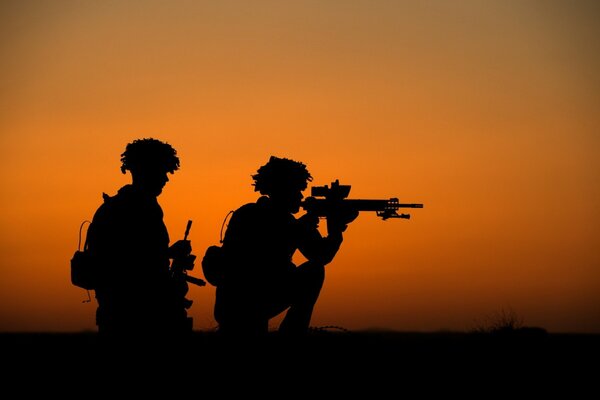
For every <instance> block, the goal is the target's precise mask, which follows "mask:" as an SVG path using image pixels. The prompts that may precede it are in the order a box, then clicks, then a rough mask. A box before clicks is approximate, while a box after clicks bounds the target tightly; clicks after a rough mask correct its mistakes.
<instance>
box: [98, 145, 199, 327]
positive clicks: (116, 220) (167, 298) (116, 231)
mask: <svg viewBox="0 0 600 400" xmlns="http://www.w3.org/2000/svg"><path fill="white" fill-rule="evenodd" d="M121 162H122V166H121V171H122V172H123V173H126V171H129V172H130V173H131V177H132V183H131V184H129V185H125V186H123V187H122V188H121V189H120V190H119V191H118V193H117V194H116V195H115V196H113V197H110V196H108V195H106V194H103V197H104V203H103V204H102V205H101V206H100V207H99V208H98V210H97V211H96V213H95V215H94V218H93V220H92V223H91V225H90V227H89V229H88V234H87V235H88V249H89V252H90V254H91V255H92V256H93V257H94V259H95V262H96V265H97V266H98V276H97V285H96V288H95V291H96V298H97V300H98V309H97V312H96V324H97V325H98V330H99V333H101V334H106V335H108V336H113V335H123V334H142V335H143V334H178V333H184V332H187V331H191V319H189V318H187V311H186V308H185V304H184V301H185V294H186V293H187V291H188V287H187V283H186V282H185V281H184V280H180V279H173V277H172V276H171V273H170V270H169V264H170V259H174V260H175V261H176V262H179V263H184V264H185V263H192V264H193V258H195V256H193V255H191V250H192V249H191V244H190V242H189V241H188V240H180V241H178V242H176V243H175V244H173V245H172V246H170V247H169V234H168V232H167V228H166V226H165V224H164V222H163V211H162V209H161V207H160V205H159V203H158V201H157V197H158V196H159V195H160V194H161V192H162V190H163V187H164V186H165V184H166V183H167V182H168V181H169V178H168V177H167V173H171V174H172V173H174V172H175V171H176V170H177V169H179V158H178V157H177V152H176V150H175V149H174V148H172V147H171V146H170V145H169V144H167V143H163V142H161V141H159V140H156V139H151V138H150V139H138V140H134V141H133V142H132V143H129V144H128V145H127V147H126V149H125V152H124V153H123V154H122V155H121ZM187 306H188V307H189V305H187Z"/></svg>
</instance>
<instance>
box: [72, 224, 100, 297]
mask: <svg viewBox="0 0 600 400" xmlns="http://www.w3.org/2000/svg"><path fill="white" fill-rule="evenodd" d="M86 222H87V223H89V224H91V222H90V221H87V220H86V221H83V222H82V223H81V226H80V227H79V243H78V245H77V250H76V251H75V253H74V254H73V258H71V283H72V284H73V285H75V286H77V287H80V288H82V289H86V290H92V289H95V288H96V283H97V282H96V281H97V266H96V263H95V262H94V259H93V257H92V256H91V254H90V252H89V251H88V241H87V235H86V240H85V243H84V245H83V249H81V231H82V230H83V226H84V225H85V224H86ZM88 230H89V228H88Z"/></svg>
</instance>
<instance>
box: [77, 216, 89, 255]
mask: <svg viewBox="0 0 600 400" xmlns="http://www.w3.org/2000/svg"><path fill="white" fill-rule="evenodd" d="M86 222H87V223H88V224H91V222H90V221H88V220H87V219H86V220H85V221H83V222H82V223H81V225H80V226H79V242H78V243H77V250H79V251H81V232H82V231H83V226H84V225H85V223H86ZM88 229H89V227H88ZM87 247H88V236H87V234H86V235H85V243H84V245H83V250H87Z"/></svg>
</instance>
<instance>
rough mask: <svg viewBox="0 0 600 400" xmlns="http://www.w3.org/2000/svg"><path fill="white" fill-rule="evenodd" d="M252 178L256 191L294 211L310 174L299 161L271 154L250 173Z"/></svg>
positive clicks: (310, 178)
mask: <svg viewBox="0 0 600 400" xmlns="http://www.w3.org/2000/svg"><path fill="white" fill-rule="evenodd" d="M252 179H254V184H253V185H254V190H255V191H256V192H260V194H262V195H267V196H269V198H271V200H273V201H274V202H275V203H277V204H278V205H279V206H281V207H283V208H285V209H286V210H287V211H289V212H292V213H296V212H298V210H299V209H300V202H301V201H302V198H303V197H304V196H303V195H302V191H303V190H304V189H306V186H307V185H308V182H310V181H312V176H311V175H310V173H309V172H308V170H307V169H306V165H304V164H303V163H301V162H298V161H294V160H290V159H287V158H278V157H275V156H271V158H270V159H269V162H268V163H266V164H265V165H263V166H262V167H260V168H259V169H258V171H257V173H256V174H255V175H252Z"/></svg>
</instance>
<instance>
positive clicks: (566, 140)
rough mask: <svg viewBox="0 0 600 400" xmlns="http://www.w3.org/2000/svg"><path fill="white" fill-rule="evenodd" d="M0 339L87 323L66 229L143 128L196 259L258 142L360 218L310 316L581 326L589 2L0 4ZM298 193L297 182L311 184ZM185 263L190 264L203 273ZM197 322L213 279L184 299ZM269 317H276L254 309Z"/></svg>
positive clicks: (593, 313)
mask: <svg viewBox="0 0 600 400" xmlns="http://www.w3.org/2000/svg"><path fill="white" fill-rule="evenodd" d="M0 11H1V12H0V22H1V23H0V26H1V27H2V28H0V29H1V30H2V32H3V33H4V34H3V35H2V36H3V38H4V39H3V40H2V41H1V42H0V52H1V54H2V55H3V60H5V62H4V63H2V65H0V73H1V76H2V78H3V79H2V90H1V91H0V105H1V106H2V107H0V132H2V133H0V144H1V147H0V149H1V150H0V152H1V156H2V166H3V168H2V169H1V172H0V179H1V182H2V184H3V187H4V190H3V191H2V192H1V193H0V209H2V210H3V212H2V214H0V304H1V305H0V332H4V331H63V330H66V331H80V330H94V329H95V325H94V312H95V305H88V304H82V303H81V300H83V299H84V298H85V297H86V294H85V291H83V290H81V289H78V288H76V287H74V286H72V285H71V284H70V282H69V259H70V257H71V256H72V254H73V252H74V251H75V249H76V246H77V233H78V229H79V224H80V223H81V222H82V221H83V220H85V219H90V218H91V217H92V216H93V213H94V211H95V210H96V208H97V207H98V206H99V205H100V204H101V202H102V196H101V194H102V192H106V193H108V194H111V195H112V194H115V193H116V191H117V190H118V189H119V188H120V187H121V186H122V185H124V184H126V183H128V182H129V175H123V174H121V172H120V170H119V167H120V163H119V158H120V154H121V153H122V152H123V150H124V148H125V145H126V144H127V143H128V142H131V141H132V140H134V139H136V138H141V137H155V138H158V139H161V140H164V141H167V142H169V143H170V144H172V145H173V147H175V148H176V149H177V151H178V155H179V156H180V158H181V169H180V170H179V171H177V172H176V173H175V174H174V175H171V176H170V182H169V183H168V184H167V186H166V187H165V189H164V191H163V194H162V195H161V196H160V197H159V203H160V204H161V205H162V208H163V210H164V213H165V222H166V224H167V227H168V229H169V233H170V236H171V240H172V241H174V240H177V239H180V238H182V237H183V233H184V229H185V225H186V222H187V220H188V219H192V220H193V221H194V225H193V228H192V230H191V232H190V239H191V240H192V245H193V248H194V254H196V255H197V256H198V259H201V257H202V255H203V253H204V250H205V249H206V248H207V247H208V246H210V245H212V244H217V243H218V240H219V230H220V228H221V223H222V221H223V218H224V217H225V215H226V214H227V212H228V211H229V210H231V209H235V208H237V207H239V206H241V205H243V204H244V203H247V202H251V201H254V200H255V199H256V198H257V194H256V193H255V192H253V188H252V186H251V178H250V175H251V174H253V173H254V172H255V171H256V169H257V168H258V167H259V166H261V165H263V164H264V163H265V162H266V161H267V160H268V158H269V156H270V155H277V156H281V157H287V158H292V159H295V160H298V161H302V162H304V163H305V164H306V165H307V166H308V169H309V171H310V172H311V174H312V176H313V177H314V180H313V182H312V183H313V184H314V185H324V184H329V183H330V182H332V181H334V180H335V179H339V180H340V182H341V183H343V184H350V185H352V190H351V192H350V197H352V198H384V199H386V198H390V197H398V198H399V199H400V201H401V202H411V203H413V202H414V203H424V204H425V208H424V209H422V210H408V211H409V212H410V213H411V214H412V218H411V219H410V220H409V221H406V220H391V221H385V222H384V221H381V220H379V219H378V218H376V217H375V215H374V213H372V214H371V213H364V215H363V214H361V215H360V216H359V217H358V219H357V220H356V221H355V222H354V223H353V224H352V225H351V226H350V227H349V229H348V231H347V232H346V234H345V241H344V243H343V245H342V248H341V250H340V252H339V254H338V256H337V257H336V259H335V260H334V261H333V262H332V264H331V265H329V266H328V267H327V271H326V273H327V277H326V281H325V286H324V289H323V292H322V294H321V297H320V299H319V301H318V303H317V306H316V309H315V313H314V316H313V321H312V325H314V326H322V325H336V326H343V327H345V328H348V329H366V328H372V327H378V328H385V329H394V330H407V331H408V330H410V331H432V330H442V329H449V330H466V329H470V328H473V327H474V324H475V323H476V322H475V321H477V320H481V319H482V318H485V317H486V316H488V315H490V314H492V313H494V312H497V311H499V310H501V309H506V308H512V309H513V310H514V311H515V312H516V313H517V314H518V315H519V316H521V317H522V318H523V321H524V323H525V325H528V326H539V327H543V328H545V329H547V330H549V331H553V332H595V333H600V308H599V306H598V305H599V304H600V295H599V293H600V269H599V267H600V252H599V251H598V248H599V247H598V238H599V237H600V235H599V234H600V232H599V229H600V228H599V227H600V208H599V207H598V204H600V185H599V184H598V182H600V179H599V178H600V176H599V175H600V174H599V171H600V165H599V162H598V160H599V158H598V155H599V153H598V150H599V149H600V146H599V145H600V137H599V136H598V132H599V128H600V116H599V115H598V112H597V110H598V105H599V104H600V101H599V100H600V99H599V97H598V93H600V90H599V89H600V82H599V80H598V77H597V71H598V70H599V69H600V52H598V44H597V39H596V38H597V37H598V33H599V29H600V28H599V27H598V26H597V24H596V20H597V17H598V16H599V15H600V10H599V8H598V6H596V5H594V4H588V3H584V2H578V3H575V5H572V4H569V5H567V4H562V3H560V2H547V3H544V5H543V8H542V5H540V4H539V3H537V2H534V1H525V2H523V1H519V2H517V1H515V2H508V3H507V2H501V1H492V2H487V3H485V4H484V3H481V2H478V1H468V0H467V1H463V2H459V3H458V4H450V3H446V2H443V1H440V2H433V3H429V4H428V5H424V4H413V2H387V1H375V2H373V1H370V2H369V1H355V2H342V1H329V2H290V3H285V4H282V3H281V2H277V1H264V2H259V3H255V2H253V4H246V3H245V2H240V1H221V2H218V3H217V4H214V3H213V2H202V1H199V2H187V1H174V2H169V3H168V4H165V3H164V2H159V1H144V2H137V1H123V2H119V3H117V4H112V3H111V4H102V3H98V2H92V1H90V2H78V3H77V4H74V3H72V2H68V1H56V2H51V3H48V4H39V3H36V4H29V3H26V4H24V3H22V2H19V1H8V2H4V3H3V4H2V5H1V6H0ZM307 193H308V191H307ZM200 270H201V268H200V266H199V263H198V264H197V266H196V269H195V270H194V271H193V272H192V273H193V274H194V275H196V276H201V271H200ZM190 298H191V299H192V300H194V305H193V306H192V308H191V309H190V315H191V316H192V317H193V318H194V327H195V329H211V328H213V327H214V326H215V322H214V319H213V317H212V306H213V301H214V288H212V287H205V288H195V287H192V288H191V290H190ZM273 324H274V326H275V325H276V321H274V323H273Z"/></svg>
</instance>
